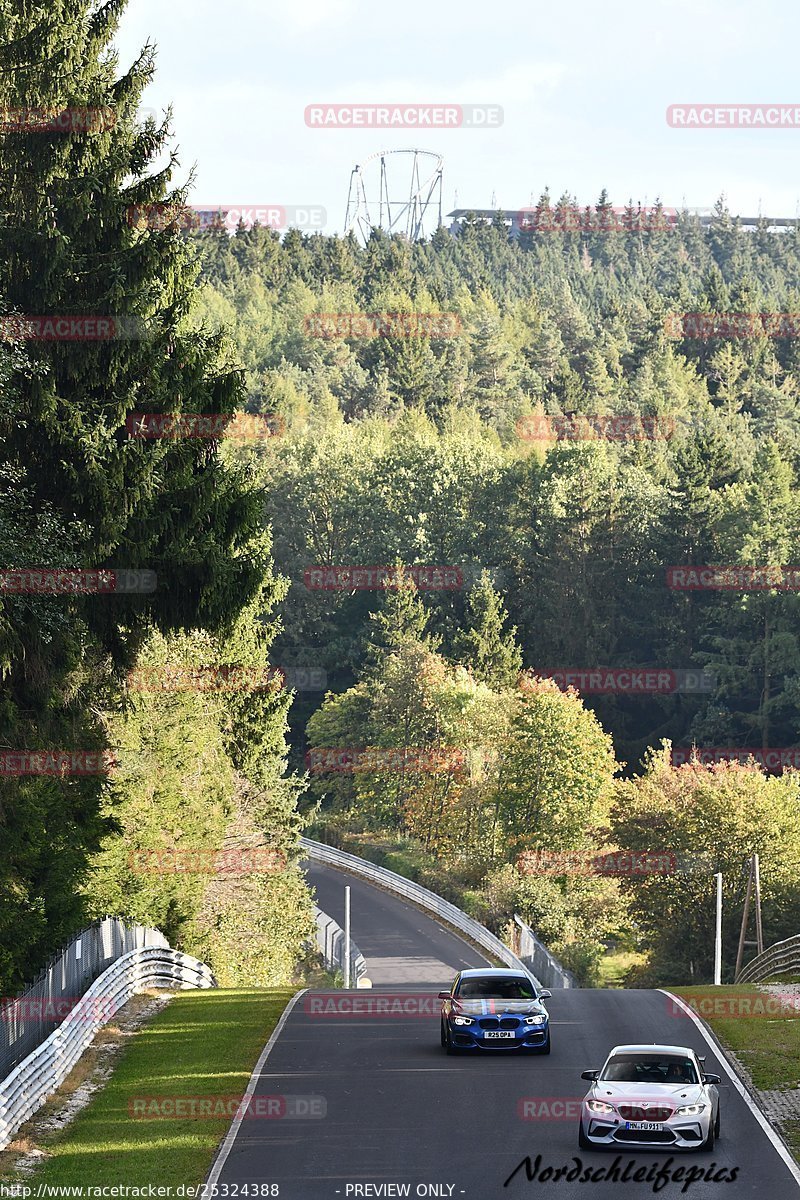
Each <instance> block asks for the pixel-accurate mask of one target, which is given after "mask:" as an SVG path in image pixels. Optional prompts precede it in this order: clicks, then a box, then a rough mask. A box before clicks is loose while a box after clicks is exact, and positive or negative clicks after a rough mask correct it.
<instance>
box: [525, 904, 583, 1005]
mask: <svg viewBox="0 0 800 1200" xmlns="http://www.w3.org/2000/svg"><path fill="white" fill-rule="evenodd" d="M514 950H515V951H516V953H517V954H518V955H519V957H520V958H521V959H522V961H523V962H524V963H525V965H526V967H527V968H528V970H529V971H530V972H531V974H532V975H533V976H534V978H539V979H541V981H542V983H543V984H545V985H546V986H547V987H549V988H576V987H578V986H579V984H578V981H577V980H576V978H575V976H574V975H573V974H572V972H571V971H568V970H567V968H566V967H562V965H561V963H560V962H559V961H558V959H557V958H556V957H555V955H553V954H551V953H550V951H549V950H548V949H547V947H546V946H544V945H543V944H542V943H541V942H540V941H539V939H538V938H537V936H536V934H535V933H534V932H533V930H532V929H531V927H530V925H526V923H525V922H524V921H523V919H522V917H518V916H517V914H516V913H515V914H514Z"/></svg>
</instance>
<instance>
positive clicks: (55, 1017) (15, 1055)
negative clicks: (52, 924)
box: [0, 917, 169, 1079]
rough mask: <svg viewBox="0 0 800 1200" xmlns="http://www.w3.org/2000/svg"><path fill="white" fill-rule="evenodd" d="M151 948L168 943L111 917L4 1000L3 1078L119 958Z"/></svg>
mask: <svg viewBox="0 0 800 1200" xmlns="http://www.w3.org/2000/svg"><path fill="white" fill-rule="evenodd" d="M146 946H158V947H168V946H169V943H168V941H167V939H166V938H165V937H164V935H163V933H159V932H158V930H157V929H148V928H147V926H145V925H126V924H125V922H124V921H121V920H120V919H119V917H106V918H105V919H104V920H102V921H96V922H95V923H94V925H91V926H89V928H88V929H84V930H83V932H82V933H79V934H77V935H76V936H75V937H74V938H73V939H72V941H71V942H70V943H69V945H68V946H67V947H66V948H65V949H64V950H62V951H61V953H60V954H58V955H57V956H56V957H55V958H54V959H52V961H51V962H50V963H48V965H47V966H46V967H45V968H44V970H43V971H42V973H41V974H40V975H39V977H38V979H37V980H36V981H35V982H34V983H33V984H32V985H31V986H30V987H29V988H28V989H27V990H26V991H25V992H23V993H22V995H20V996H13V997H4V998H0V1079H5V1077H6V1075H8V1074H9V1072H10V1071H12V1070H13V1068H14V1067H16V1066H17V1064H18V1063H20V1062H22V1060H23V1059H24V1058H27V1056H28V1055H29V1054H30V1053H31V1051H33V1050H35V1049H36V1047H37V1046H38V1045H40V1044H41V1043H42V1042H43V1041H45V1039H46V1038H48V1037H49V1036H50V1034H51V1033H52V1032H53V1030H54V1029H56V1028H57V1027H58V1026H59V1025H60V1024H61V1022H62V1021H63V1020H64V1018H65V1017H66V1016H67V1015H68V1014H69V1013H70V1012H71V1010H72V1009H73V1008H74V1007H75V1006H76V1004H77V1003H78V1001H79V1000H80V998H81V996H83V994H84V993H85V992H86V991H87V990H88V989H89V988H90V987H91V985H92V984H93V983H94V981H95V980H96V979H97V978H98V976H99V975H102V973H103V971H105V970H107V969H108V967H110V966H111V964H112V963H113V962H115V960H116V959H118V958H120V957H121V956H122V955H123V954H127V953H128V951H130V950H141V949H143V948H144V947H146Z"/></svg>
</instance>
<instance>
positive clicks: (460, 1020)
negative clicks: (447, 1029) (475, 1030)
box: [453, 1017, 475, 1025]
mask: <svg viewBox="0 0 800 1200" xmlns="http://www.w3.org/2000/svg"><path fill="white" fill-rule="evenodd" d="M453 1024H454V1025H474V1024H475V1022H474V1021H473V1019H472V1017H453Z"/></svg>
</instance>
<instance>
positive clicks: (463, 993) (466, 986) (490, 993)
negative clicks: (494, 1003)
mask: <svg viewBox="0 0 800 1200" xmlns="http://www.w3.org/2000/svg"><path fill="white" fill-rule="evenodd" d="M456 995H457V996H458V997H459V999H461V1000H535V999H536V989H535V988H534V986H533V984H532V983H531V981H530V980H529V979H526V978H525V977H524V976H523V975H519V976H517V975H514V976H512V977H510V978H505V979H504V978H499V979H492V978H491V977H490V976H486V977H484V978H481V977H480V976H477V977H476V978H473V979H462V980H461V983H460V984H459V985H458V991H457V992H456Z"/></svg>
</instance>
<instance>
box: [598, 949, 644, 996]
mask: <svg viewBox="0 0 800 1200" xmlns="http://www.w3.org/2000/svg"><path fill="white" fill-rule="evenodd" d="M646 958H647V955H646V954H639V953H637V951H636V950H615V951H613V952H612V953H608V954H604V955H603V957H602V958H601V959H600V962H599V964H598V970H599V973H600V978H599V981H598V984H597V986H598V987H602V988H621V987H624V986H625V976H626V975H627V973H628V971H630V970H631V968H632V967H638V966H641V964H642V963H643V962H645V960H646Z"/></svg>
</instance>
